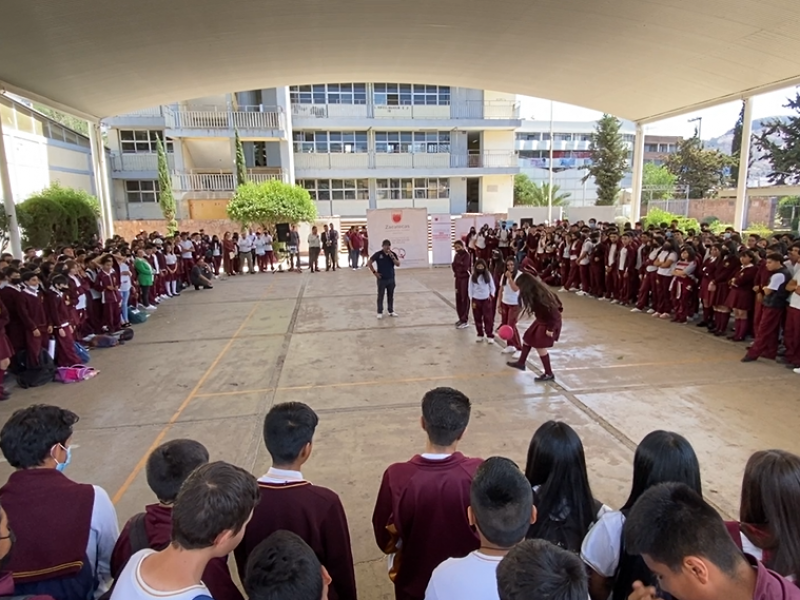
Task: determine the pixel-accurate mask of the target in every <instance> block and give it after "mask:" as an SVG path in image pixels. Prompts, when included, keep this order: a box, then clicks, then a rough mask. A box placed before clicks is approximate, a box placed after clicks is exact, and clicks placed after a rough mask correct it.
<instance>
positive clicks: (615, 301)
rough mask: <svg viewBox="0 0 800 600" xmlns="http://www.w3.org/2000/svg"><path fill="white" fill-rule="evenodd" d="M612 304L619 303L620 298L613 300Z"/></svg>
mask: <svg viewBox="0 0 800 600" xmlns="http://www.w3.org/2000/svg"><path fill="white" fill-rule="evenodd" d="M611 304H619V300H612V301H611Z"/></svg>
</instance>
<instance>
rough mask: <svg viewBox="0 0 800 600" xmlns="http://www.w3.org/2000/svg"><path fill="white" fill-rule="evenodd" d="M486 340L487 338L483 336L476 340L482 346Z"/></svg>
mask: <svg viewBox="0 0 800 600" xmlns="http://www.w3.org/2000/svg"><path fill="white" fill-rule="evenodd" d="M485 339H486V338H485V337H483V336H482V335H479V336H478V337H476V338H475V341H476V342H477V343H479V344H480V343H482V342H483V340H485Z"/></svg>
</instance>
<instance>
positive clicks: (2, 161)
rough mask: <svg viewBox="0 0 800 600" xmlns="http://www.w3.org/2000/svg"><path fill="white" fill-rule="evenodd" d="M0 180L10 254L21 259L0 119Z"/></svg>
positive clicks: (15, 207)
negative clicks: (1, 181)
mask: <svg viewBox="0 0 800 600" xmlns="http://www.w3.org/2000/svg"><path fill="white" fill-rule="evenodd" d="M0 179H2V180H3V204H4V206H5V211H6V219H7V222H8V237H9V240H10V245H11V254H13V255H14V258H22V239H21V237H20V234H19V223H18V222H17V205H16V204H14V193H13V191H12V190H11V177H10V176H9V174H8V157H7V155H6V144H5V138H4V137H3V120H2V119H0Z"/></svg>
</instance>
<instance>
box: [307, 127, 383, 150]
mask: <svg viewBox="0 0 800 600" xmlns="http://www.w3.org/2000/svg"><path fill="white" fill-rule="evenodd" d="M293 140H294V151H295V153H297V154H301V153H311V152H316V153H318V154H363V153H365V152H367V150H368V149H369V148H368V146H369V144H368V143H367V132H366V131H295V132H294V134H293Z"/></svg>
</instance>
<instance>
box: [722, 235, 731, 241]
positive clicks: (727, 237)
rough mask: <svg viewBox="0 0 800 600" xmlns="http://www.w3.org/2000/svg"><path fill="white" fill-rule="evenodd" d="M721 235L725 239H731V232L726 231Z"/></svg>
mask: <svg viewBox="0 0 800 600" xmlns="http://www.w3.org/2000/svg"><path fill="white" fill-rule="evenodd" d="M722 237H724V238H725V239H726V240H729V239H731V234H730V233H726V234H725V235H723V236H722Z"/></svg>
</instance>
